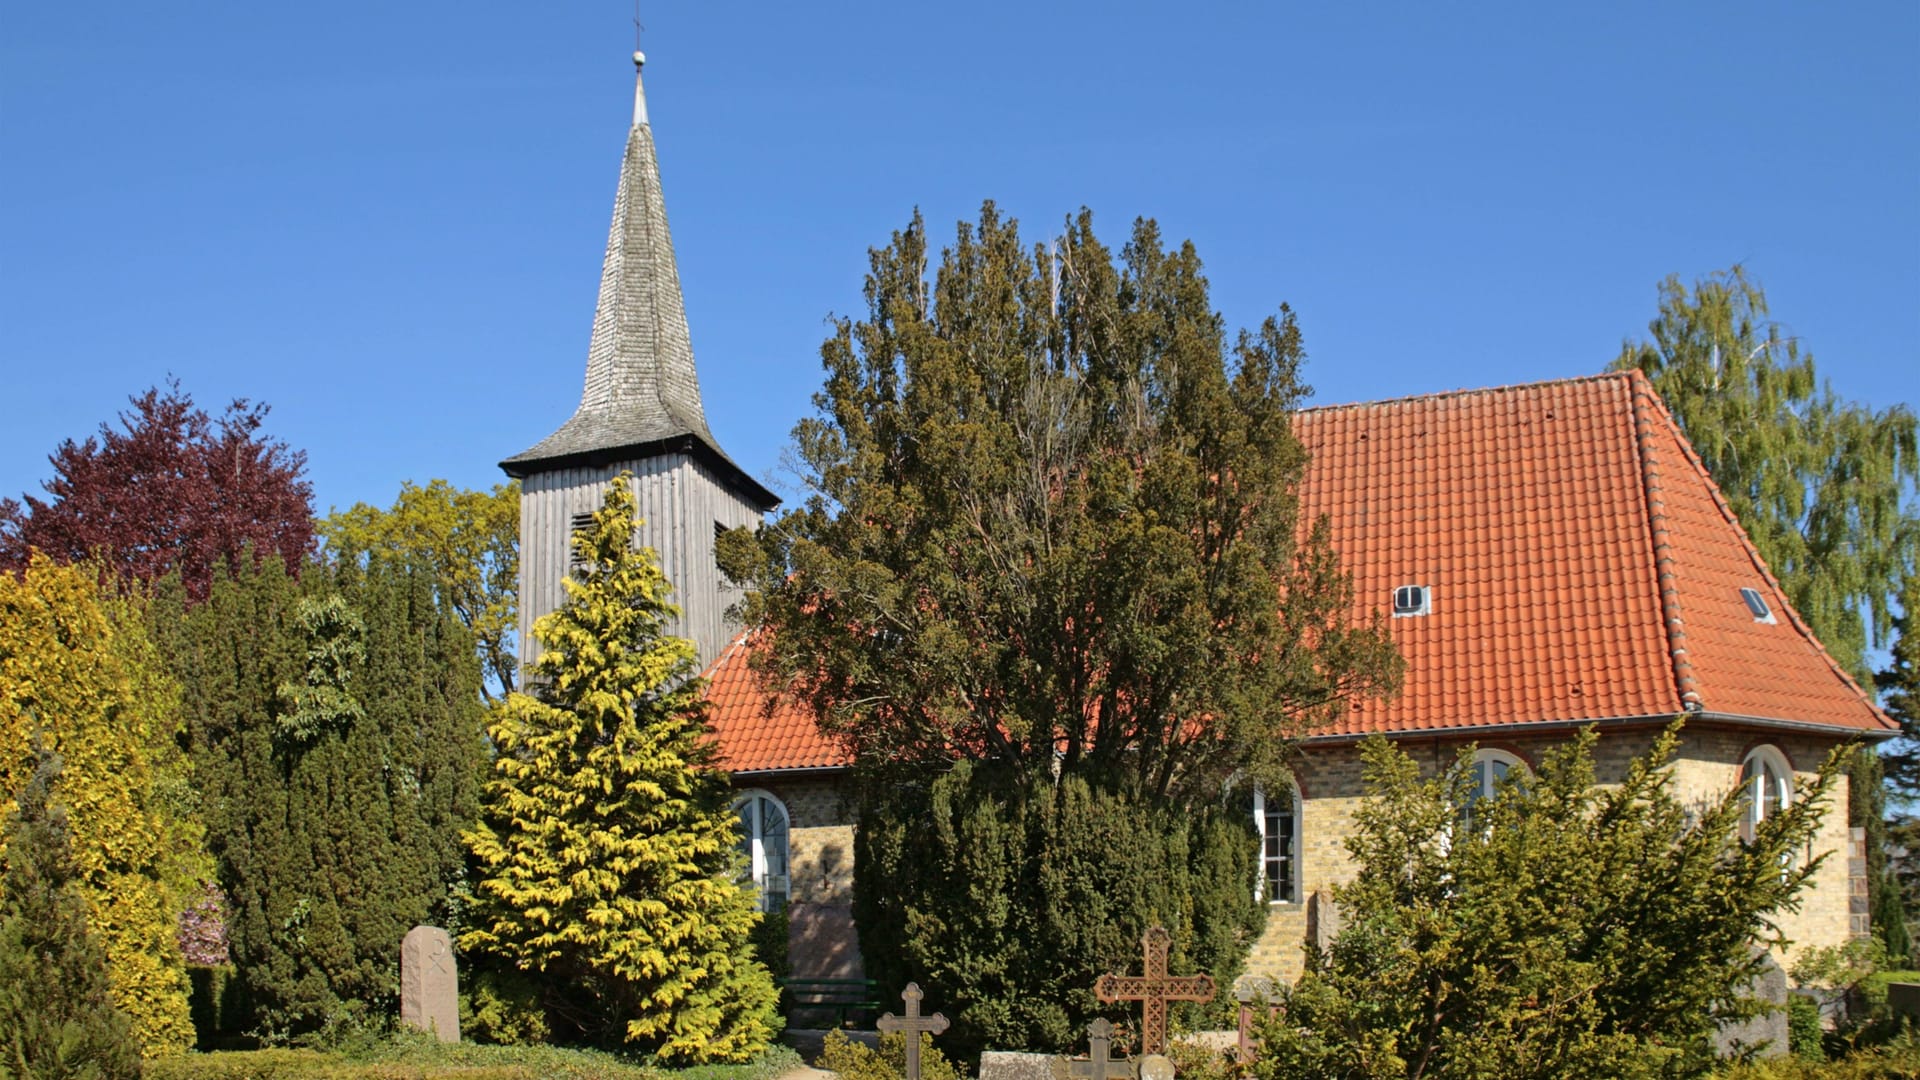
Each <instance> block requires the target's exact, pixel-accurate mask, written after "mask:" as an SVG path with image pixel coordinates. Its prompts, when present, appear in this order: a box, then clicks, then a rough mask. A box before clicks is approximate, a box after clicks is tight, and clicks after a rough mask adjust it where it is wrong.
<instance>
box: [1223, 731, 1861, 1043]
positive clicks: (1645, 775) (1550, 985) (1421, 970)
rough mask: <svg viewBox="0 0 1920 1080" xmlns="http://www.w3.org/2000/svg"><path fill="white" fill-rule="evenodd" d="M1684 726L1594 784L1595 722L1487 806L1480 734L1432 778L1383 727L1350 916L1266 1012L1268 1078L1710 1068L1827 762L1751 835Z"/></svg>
mask: <svg viewBox="0 0 1920 1080" xmlns="http://www.w3.org/2000/svg"><path fill="white" fill-rule="evenodd" d="M1677 738H1678V726H1677V725H1676V726H1675V727H1674V728H1670V729H1669V730H1668V731H1667V732H1666V733H1665V734H1664V735H1663V736H1661V737H1660V738H1659V739H1658V740H1657V741H1656V743H1655V744H1654V746H1653V748H1652V749H1651V750H1650V751H1649V752H1648V753H1646V754H1645V755H1643V756H1641V757H1640V758H1638V759H1636V760H1635V761H1634V762H1633V763H1632V765H1631V766H1630V767H1629V768H1628V770H1627V773H1626V775H1625V776H1624V778H1623V779H1622V780H1621V782H1620V783H1619V784H1617V785H1614V786H1608V787H1597V786H1596V785H1595V783H1594V780H1595V776H1594V767H1593V748H1594V745H1595V743H1596V741H1597V739H1598V736H1597V735H1596V734H1595V732H1594V731H1593V730H1592V729H1588V730H1587V731H1585V732H1583V733H1582V734H1581V735H1580V736H1579V737H1578V738H1576V739H1574V740H1571V741H1569V742H1568V743H1566V744H1564V745H1562V746H1559V747H1557V748H1555V749H1553V750H1550V751H1548V752H1547V753H1546V754H1545V755H1543V758H1542V760H1541V762H1540V769H1539V771H1538V772H1537V773H1535V774H1534V775H1531V776H1527V777H1524V778H1520V777H1517V776H1513V777H1510V780H1509V781H1508V782H1503V784H1502V785H1501V786H1500V789H1499V791H1498V792H1497V793H1496V794H1495V795H1494V796H1492V797H1491V798H1485V799H1480V800H1478V801H1476V802H1473V803H1472V804H1471V812H1470V813H1463V809H1462V808H1463V807H1466V806H1468V798H1469V795H1470V794H1471V792H1472V790H1473V789H1472V784H1473V782H1474V781H1473V779H1472V774H1471V772H1470V770H1469V768H1468V767H1467V766H1468V764H1469V763H1470V762H1471V760H1472V758H1471V752H1472V748H1471V747H1469V748H1467V749H1466V750H1463V751H1462V753H1461V756H1460V757H1459V759H1458V761H1457V763H1456V766H1455V767H1454V768H1453V769H1452V770H1451V771H1450V772H1448V773H1445V774H1443V775H1440V776H1437V777H1427V778H1423V777H1422V776H1421V774H1420V769H1419V766H1418V765H1416V764H1415V763H1414V761H1413V759H1412V758H1410V757H1408V756H1407V755H1406V754H1405V753H1404V752H1403V751H1401V750H1399V749H1397V748H1396V747H1394V746H1392V745H1391V744H1389V743H1387V742H1386V741H1385V740H1383V739H1379V738H1375V739H1373V740H1372V741H1370V742H1369V743H1368V744H1367V745H1366V746H1365V747H1364V748H1363V751H1362V756H1363V759H1364V761H1365V775H1366V779H1367V782H1368V784H1369V788H1370V791H1369V798H1368V799H1367V800H1366V801H1365V802H1364V803H1363V804H1362V805H1361V808H1360V809H1359V811H1358V813H1357V814H1356V815H1355V830H1354V833H1353V834H1352V836H1351V837H1349V839H1348V841H1347V848H1348V851H1349V852H1350V853H1351V854H1352V856H1353V858H1354V860H1355V862H1356V864H1357V866H1358V867H1359V870H1358V872H1357V874H1356V875H1355V877H1354V878H1353V880H1352V881H1351V882H1350V883H1348V884H1347V885H1344V886H1341V887H1339V888H1337V889H1336V890H1335V892H1334V895H1335V898H1336V901H1337V903H1338V904H1339V906H1340V910H1341V911H1342V912H1343V913H1344V916H1345V927H1344V928H1343V929H1342V930H1341V931H1340V933H1339V934H1338V936H1337V937H1335V939H1334V941H1333V944H1332V947H1331V949H1330V950H1328V951H1327V952H1325V953H1321V952H1319V951H1318V950H1314V949H1311V948H1310V949H1309V950H1308V961H1307V974H1306V975H1305V976H1304V977H1303V978H1302V979H1301V980H1300V982H1299V983H1298V984H1296V985H1295V986H1294V987H1293V988H1292V989H1291V990H1290V991H1288V992H1286V994H1285V995H1284V999H1283V1001H1282V1004H1283V1005H1284V1012H1283V1014H1282V1016H1281V1017H1279V1018H1277V1019H1276V1020H1275V1021H1274V1022H1272V1023H1269V1024H1267V1025H1266V1026H1265V1028H1264V1030H1263V1032H1262V1034H1263V1037H1264V1039H1265V1046H1264V1048H1263V1050H1262V1054H1261V1061H1260V1065H1259V1068H1258V1070H1257V1071H1258V1074H1259V1075H1260V1076H1261V1077H1264V1078H1270V1080H1280V1078H1285V1080H1323V1078H1324V1080H1333V1078H1347V1077H1356V1076H1364V1077H1369V1078H1381V1077H1407V1078H1414V1077H1432V1078H1436V1080H1440V1078H1462V1080H1465V1078H1473V1080H1497V1078H1504V1077H1513V1078H1516V1080H1518V1078H1527V1080H1547V1078H1562V1077H1564V1078H1571V1077H1588V1078H1594V1080H1601V1078H1607V1080H1613V1078H1627V1077H1649V1078H1651V1077H1690V1076H1691V1077H1697V1076H1704V1075H1706V1074H1708V1073H1709V1072H1711V1071H1712V1069H1713V1068H1714V1066H1715V1064H1716V1062H1715V1060H1714V1055H1713V1050H1712V1046H1711V1038H1712V1036H1713V1033H1714V1028H1715V1024H1716V1023H1718V1022H1720V1021H1723V1020H1733V1019H1739V1018H1743V1017H1748V1016H1752V1015H1755V1014H1756V1013H1757V1012H1758V1010H1760V1009H1761V1008H1763V1007H1764V1005H1763V1004H1762V1003H1760V1002H1757V1001H1754V1000H1751V999H1750V998H1749V997H1747V993H1748V990H1747V988H1748V987H1749V986H1750V985H1751V980H1752V979H1753V977H1754V975H1755V974H1756V973H1757V972H1758V971H1759V970H1760V967H1761V965H1762V964H1763V963H1764V962H1765V961H1764V959H1763V957H1764V952H1763V950H1764V948H1765V947H1766V946H1769V945H1772V944H1775V943H1777V942H1778V940H1779V934H1778V931H1777V930H1776V929H1775V927H1774V924H1773V922H1772V919H1773V916H1774V915H1776V914H1777V913H1780V912H1783V911H1789V910H1792V909H1793V908H1794V907H1795V906H1796V905H1797V903H1798V897H1799V895H1800V893H1801V892H1802V890H1803V889H1804V888H1805V887H1806V884H1807V882H1808V879H1809V878H1810V876H1811V875H1812V873H1813V871H1814V869H1815V866H1816V865H1817V863H1818V860H1815V861H1813V862H1809V861H1808V860H1807V858H1806V853H1807V850H1808V848H1807V845H1808V844H1809V842H1810V841H1811V840H1812V839H1813V836H1814V834H1815V832H1816V831H1817V829H1818V828H1819V825H1820V821H1821V816H1822V815H1823V814H1824V813H1825V811H1826V802H1827V798H1828V794H1829V792H1830V790H1831V787H1832V785H1833V783H1834V782H1835V779H1836V777H1837V776H1838V775H1839V771H1840V767H1841V765H1840V755H1839V754H1835V755H1834V756H1833V757H1831V758H1829V759H1828V761H1827V762H1826V764H1825V765H1824V766H1823V767H1822V768H1821V770H1820V772H1819V774H1818V776H1817V778H1815V779H1813V780H1811V781H1806V782H1802V783H1801V785H1800V787H1799V790H1798V791H1797V792H1796V793H1795V797H1794V798H1793V800H1792V801H1791V802H1790V803H1789V804H1788V805H1787V806H1786V807H1785V808H1784V809H1782V810H1781V811H1780V812H1779V813H1776V814H1774V815H1772V816H1770V817H1768V818H1767V819H1766V820H1765V821H1763V822H1762V823H1761V824H1760V825H1759V826H1758V827H1757V828H1756V829H1755V831H1754V837H1753V839H1752V841H1751V842H1750V843H1749V842H1745V841H1742V840H1741V839H1740V832H1739V822H1740V818H1741V813H1742V811H1743V809H1744V807H1743V805H1742V801H1741V800H1742V799H1743V798H1744V797H1745V796H1744V794H1743V793H1742V792H1741V791H1738V790H1735V791H1731V792H1728V793H1727V794H1726V795H1725V796H1723V797H1722V798H1721V799H1720V800H1718V801H1717V802H1715V803H1712V804H1710V805H1707V806H1704V807H1697V806H1688V805H1683V804H1682V802H1681V800H1680V799H1679V798H1677V797H1676V796H1675V794H1674V791H1673V769H1672V764H1671V763H1672V757H1673V752H1674V748H1675V746H1676V745H1677Z"/></svg>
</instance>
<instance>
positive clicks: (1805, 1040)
mask: <svg viewBox="0 0 1920 1080" xmlns="http://www.w3.org/2000/svg"><path fill="white" fill-rule="evenodd" d="M1826 1035H1827V1032H1826V1028H1825V1027H1824V1026H1823V1025H1822V1024H1821V1022H1820V1003H1819V1002H1817V1001H1815V1000H1813V999H1812V998H1810V997H1808V996H1806V995H1805V994H1794V995H1793V996H1791V997H1789V998H1787V1047H1788V1049H1789V1050H1791V1051H1792V1053H1793V1055H1794V1056H1795V1057H1801V1058H1805V1059H1807V1060H1808V1061H1825V1060H1827V1051H1826V1049H1825V1048H1824V1047H1823V1046H1822V1042H1823V1040H1825V1038H1826Z"/></svg>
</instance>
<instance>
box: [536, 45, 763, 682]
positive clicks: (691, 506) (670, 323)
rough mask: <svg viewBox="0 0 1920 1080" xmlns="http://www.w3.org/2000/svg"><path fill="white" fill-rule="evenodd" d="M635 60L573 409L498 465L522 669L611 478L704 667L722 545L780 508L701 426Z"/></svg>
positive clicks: (728, 625) (636, 58) (716, 620)
mask: <svg viewBox="0 0 1920 1080" xmlns="http://www.w3.org/2000/svg"><path fill="white" fill-rule="evenodd" d="M643 61H644V57H642V56H641V55H640V54H639V53H634V54H633V64H634V69H635V72H634V84H633V126H632V127H631V128H629V129H628V131H627V152H626V157H625V160H624V161H623V162H622V164H621V166H620V190H619V192H618V193H617V194H616V195H615V197H614V201H613V229H612V230H611V231H610V232H609V233H608V234H607V256H606V262H605V264H604V265H603V268H602V270H601V272H600V303H599V306H598V307H596V308H595V309H594V314H593V342H592V344H591V345H590V346H589V347H588V349H587V384H586V390H585V392H583V393H582V394H581V395H580V407H579V408H577V409H575V410H574V412H573V416H572V417H571V418H569V419H568V420H567V422H566V423H564V424H562V425H560V430H558V431H556V432H554V433H553V434H552V435H549V436H547V437H546V438H545V439H542V440H541V441H540V442H539V444H537V445H536V446H534V447H533V448H532V449H530V450H527V451H525V452H523V453H520V454H516V455H515V456H513V457H510V458H508V459H507V460H505V461H503V462H501V463H500V467H501V468H502V469H505V470H506V472H507V475H509V476H512V477H515V478H517V479H519V481H520V643H521V644H520V647H521V656H520V659H521V663H522V667H523V669H524V668H525V666H526V665H528V664H530V663H532V661H533V660H534V658H535V657H536V656H538V655H539V642H538V641H536V640H534V638H533V636H532V627H533V623H534V621H535V620H537V619H539V618H540V617H541V616H542V615H545V614H546V613H547V612H549V611H553V610H554V609H556V608H558V607H559V606H560V605H561V604H563V603H565V602H566V590H565V586H564V582H565V580H566V578H567V575H568V574H569V573H570V572H571V568H572V565H573V563H572V554H571V550H570V548H569V546H568V537H569V536H570V535H571V534H572V532H573V529H574V528H575V527H576V526H577V525H578V524H579V523H580V522H581V521H584V520H586V519H587V518H588V517H589V516H590V515H591V514H592V513H593V512H594V511H595V510H597V509H599V508H600V504H601V501H602V499H603V498H604V497H605V496H606V490H607V485H608V484H609V483H611V482H612V480H613V479H614V477H616V476H618V475H620V474H621V473H631V474H632V475H633V481H632V490H633V496H634V499H635V501H636V503H637V504H638V505H637V508H638V510H639V514H640V517H641V518H642V519H643V521H644V524H642V525H641V526H640V527H639V529H638V531H637V535H636V536H635V537H634V541H635V543H636V544H639V545H641V546H644V547H649V548H652V549H653V550H654V552H655V554H656V555H657V556H658V558H659V560H660V569H661V570H662V571H663V572H664V573H665V574H666V575H667V579H668V580H669V581H671V582H673V586H674V602H675V603H676V604H677V605H679V607H680V615H679V616H678V617H676V618H675V619H674V620H672V622H671V623H670V624H669V625H668V627H667V630H668V632H669V633H673V634H676V635H679V636H682V637H687V638H691V639H692V640H693V641H694V642H695V644H696V645H697V646H698V648H699V654H700V662H701V664H702V665H703V666H704V665H705V664H707V663H709V662H711V661H712V660H713V659H714V658H715V657H717V656H718V655H720V650H721V649H722V648H723V647H725V645H726V643H727V641H728V640H730V639H731V638H732V636H733V635H734V634H735V633H736V632H737V631H738V627H736V626H735V625H733V623H732V622H731V621H730V620H729V619H728V618H727V614H726V613H727V610H728V608H729V607H730V606H731V605H732V604H733V603H734V601H736V600H738V599H739V591H738V590H737V589H736V588H734V587H733V586H732V585H731V584H730V583H729V582H727V581H726V580H725V579H724V578H723V576H722V575H721V573H720V569H719V566H718V565H717V563H716V560H715V557H714V547H715V542H716V539H717V537H718V536H719V535H720V534H721V533H723V532H725V531H726V530H729V529H737V528H746V527H752V526H754V525H756V524H758V523H759V521H760V517H761V515H762V514H763V513H765V512H766V511H768V510H770V509H772V508H773V507H774V506H775V505H777V504H778V503H779V499H777V498H776V497H775V496H774V495H773V493H772V492H770V491H768V490H767V489H766V487H765V486H763V485H761V484H760V483H758V482H756V481H755V480H754V479H753V478H752V477H751V476H748V475H747V474H746V472H745V471H744V470H742V469H741V468H740V466H738V465H736V464H734V462H733V460H732V459H731V458H729V457H727V455H726V453H725V452H723V451H722V450H721V449H720V444H719V443H718V442H717V441H715V439H714V437H713V432H712V431H711V430H709V429H708V428H707V415H706V410H704V409H703V408H702V407H701V404H700V378H699V376H698V374H696V372H695V370H694V366H693V342H692V339H691V338H690V337H689V336H688V334H687V309H686V305H685V303H684V302H683V301H682V300H681V299H680V271H679V269H678V267H676V266H675V265H674V260H673V240H672V238H671V237H670V236H669V235H668V233H667V207H666V202H665V201H664V200H663V199H661V197H660V165H659V161H658V159H657V158H656V157H655V155H654V148H653V128H652V126H651V125H650V124H649V123H648V122H647V98H646V93H645V91H644V90H643V88H642V87H641V84H640V77H639V68H640V65H641V64H642V63H643Z"/></svg>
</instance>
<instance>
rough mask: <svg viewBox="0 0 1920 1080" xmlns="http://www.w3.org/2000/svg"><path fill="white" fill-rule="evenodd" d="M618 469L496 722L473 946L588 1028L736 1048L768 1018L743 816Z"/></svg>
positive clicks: (714, 1056) (663, 1054)
mask: <svg viewBox="0 0 1920 1080" xmlns="http://www.w3.org/2000/svg"><path fill="white" fill-rule="evenodd" d="M634 527H635V521H634V503H633V496H632V494H631V493H630V492H629V490H628V487H627V479H626V477H624V476H623V477H621V478H620V479H618V480H616V481H614V483H613V484H612V485H611V486H610V487H609V488H608V491H607V496H606V502H605V504H604V505H603V506H602V507H601V509H600V510H599V511H598V512H597V513H595V514H594V516H593V522H592V525H591V526H589V527H587V528H585V529H583V530H581V531H580V532H578V533H576V534H575V536H574V538H573V552H574V557H575V566H576V569H575V571H574V573H573V575H572V576H571V577H570V578H569V579H568V580H567V582H566V589H567V602H566V603H565V604H564V605H563V606H562V607H561V608H560V609H559V610H557V611H555V612H553V613H552V614H549V615H546V616H544V617H542V618H541V619H540V620H539V621H538V622H537V623H535V625H534V628H533V634H534V637H535V638H536V639H537V640H538V641H539V642H540V644H541V647H542V648H541V653H540V658H539V660H538V661H536V663H535V666H534V670H533V671H532V672H531V673H530V676H531V678H530V679H529V681H530V682H531V683H533V684H534V690H533V693H531V694H524V693H516V694H513V695H511V696H509V697H508V698H507V699H506V701H505V703H504V705H503V707H502V708H501V709H500V710H499V711H498V712H497V714H496V718H495V720H494V722H493V723H492V725H491V726H490V727H489V732H490V733H491V735H492V737H493V743H494V746H495V748H496V750H497V752H498V757H497V758H496V760H495V763H494V773H493V778H492V780H490V781H489V782H488V784H487V786H486V793H485V796H484V807H485V809H484V814H483V816H482V819H481V824H480V826H479V827H478V828H477V829H475V830H474V831H473V833H472V834H471V835H470V837H469V838H468V839H469V843H470V845H471V847H472V850H473V853H474V855H475V857H476V858H477V859H478V861H479V864H480V871H479V873H480V879H479V880H478V882H477V883H476V887H475V892H476V894H477V895H476V904H475V910H474V913H473V927H472V929H470V930H469V931H467V933H465V934H464V935H462V937H461V939H460V941H461V946H462V948H464V949H467V950H470V951H473V952H478V953H482V954H486V955H489V956H491V957H494V958H497V959H498V960H501V961H504V962H506V963H509V964H511V965H512V966H514V967H516V968H517V969H519V970H520V971H522V972H527V973H535V974H537V975H538V976H539V977H540V978H541V981H542V983H543V985H544V986H545V987H547V989H548V991H549V992H548V998H547V1002H546V1004H547V1006H548V1008H549V1009H550V1011H551V1012H553V1013H554V1014H555V1016H556V1019H558V1020H559V1021H561V1022H562V1023H563V1024H565V1025H568V1026H571V1027H572V1028H574V1029H575V1030H576V1031H578V1032H579V1034H580V1035H582V1036H583V1037H585V1038H587V1039H590V1040H594V1041H600V1042H605V1043H624V1044H626V1045H627V1046H630V1047H634V1048H636V1049H641V1050H645V1051H650V1052H652V1053H654V1054H656V1055H658V1057H659V1058H660V1059H661V1060H663V1061H672V1062H697V1061H738V1060H743V1059H745V1058H747V1057H749V1056H751V1055H752V1054H754V1053H756V1052H758V1051H759V1050H760V1049H762V1048H763V1047H764V1046H765V1045H766V1044H767V1042H768V1040H769V1039H770V1038H771V1037H772V1035H773V1034H774V1032H775V1030H776V1021H775V1018H774V1012H773V1008H774V1001H775V991H774V986H773V982H772V978H771V977H770V976H769V974H768V973H767V970H766V968H765V967H764V966H763V965H761V964H760V963H759V961H757V960H756V959H754V957H753V954H752V950H751V947H750V944H749V939H750V936H751V934H752V931H753V927H754V925H755V923H756V921H757V920H758V919H759V913H758V912H757V911H756V910H755V908H754V904H753V901H752V898H751V897H750V896H749V894H748V893H747V892H746V891H745V889H744V888H743V887H742V885H741V884H740V883H739V881H738V880H737V878H736V870H737V866H736V862H737V855H736V843H737V840H738V837H737V835H736V831H735V830H736V827H737V826H736V822H735V819H734V815H733V813H732V812H731V811H730V809H729V795H730V792H729V788H728V785H727V781H726V776H725V774H724V773H722V772H720V771H719V770H718V769H717V768H716V767H715V766H714V758H713V755H714V751H713V747H712V744H711V742H709V741H708V729H707V726H706V719H705V711H704V710H705V705H704V700H703V698H702V697H701V693H700V685H699V683H698V682H697V680H694V679H693V678H692V677H691V676H692V675H693V663H694V648H693V645H692V643H691V642H688V641H686V640H684V639H682V638H675V637H668V636H665V635H664V634H663V633H662V631H661V627H662V626H663V625H664V623H665V621H666V620H667V619H669V618H671V617H672V616H673V615H674V614H675V609H674V608H673V606H672V605H671V604H670V603H669V602H668V601H667V594H668V590H669V586H668V584H667V581H666V579H665V577H664V576H663V575H662V574H661V572H660V569H659V566H658V564H657V563H656V562H655V560H654V556H653V554H652V552H651V551H648V550H640V551H636V550H634V548H633V532H634Z"/></svg>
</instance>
